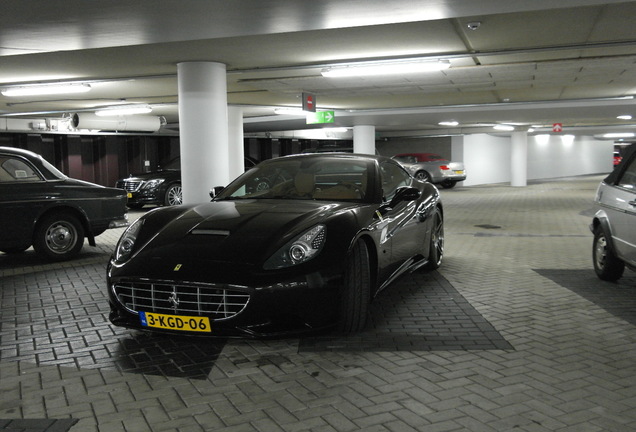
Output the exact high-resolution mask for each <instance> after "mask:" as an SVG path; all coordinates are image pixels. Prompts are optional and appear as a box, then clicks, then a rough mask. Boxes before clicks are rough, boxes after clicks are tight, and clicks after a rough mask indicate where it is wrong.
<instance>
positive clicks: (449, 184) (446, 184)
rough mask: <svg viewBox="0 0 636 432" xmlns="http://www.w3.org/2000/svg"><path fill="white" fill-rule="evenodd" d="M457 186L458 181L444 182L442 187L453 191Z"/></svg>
mask: <svg viewBox="0 0 636 432" xmlns="http://www.w3.org/2000/svg"><path fill="white" fill-rule="evenodd" d="M456 184H457V181H455V180H444V181H443V182H442V187H443V188H444V189H452V188H454V187H455V185H456Z"/></svg>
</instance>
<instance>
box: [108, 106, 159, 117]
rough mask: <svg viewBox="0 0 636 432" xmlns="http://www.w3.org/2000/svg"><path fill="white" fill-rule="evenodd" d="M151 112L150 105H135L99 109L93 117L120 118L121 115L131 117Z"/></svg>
mask: <svg viewBox="0 0 636 432" xmlns="http://www.w3.org/2000/svg"><path fill="white" fill-rule="evenodd" d="M151 111H152V107H151V106H150V105H144V104H135V105H119V106H117V105H115V106H110V107H106V108H101V109H98V110H97V111H95V115H98V116H100V117H105V116H121V115H133V114H148V113H149V112H151Z"/></svg>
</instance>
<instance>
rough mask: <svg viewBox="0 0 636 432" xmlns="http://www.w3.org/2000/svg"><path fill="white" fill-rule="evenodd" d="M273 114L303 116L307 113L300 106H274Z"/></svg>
mask: <svg viewBox="0 0 636 432" xmlns="http://www.w3.org/2000/svg"><path fill="white" fill-rule="evenodd" d="M274 114H277V115H295V116H303V115H305V114H307V112H306V111H303V110H302V109H301V108H276V109H274Z"/></svg>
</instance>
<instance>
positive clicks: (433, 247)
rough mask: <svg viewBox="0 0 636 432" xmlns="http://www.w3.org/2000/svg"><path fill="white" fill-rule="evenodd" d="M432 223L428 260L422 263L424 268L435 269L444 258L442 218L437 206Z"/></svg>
mask: <svg viewBox="0 0 636 432" xmlns="http://www.w3.org/2000/svg"><path fill="white" fill-rule="evenodd" d="M432 218H433V225H432V227H431V236H430V241H429V244H428V262H427V263H426V265H424V269H425V270H437V269H438V268H439V266H440V265H442V259H443V258H444V218H443V216H442V212H441V211H440V209H439V208H436V209H435V211H434V212H433V215H432Z"/></svg>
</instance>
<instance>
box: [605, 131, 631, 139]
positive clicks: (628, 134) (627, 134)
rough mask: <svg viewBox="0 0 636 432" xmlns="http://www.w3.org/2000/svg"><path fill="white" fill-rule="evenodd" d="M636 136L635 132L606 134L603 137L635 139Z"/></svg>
mask: <svg viewBox="0 0 636 432" xmlns="http://www.w3.org/2000/svg"><path fill="white" fill-rule="evenodd" d="M634 136H636V134H634V133H633V132H614V133H606V134H605V135H603V138H633V137H634Z"/></svg>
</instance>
